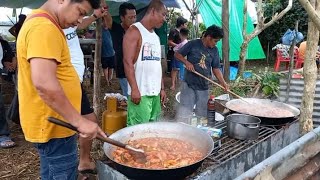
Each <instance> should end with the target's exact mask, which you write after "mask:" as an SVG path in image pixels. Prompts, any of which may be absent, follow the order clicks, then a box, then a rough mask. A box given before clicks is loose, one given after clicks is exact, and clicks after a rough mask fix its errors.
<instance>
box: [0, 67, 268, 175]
mask: <svg viewBox="0 0 320 180" xmlns="http://www.w3.org/2000/svg"><path fill="white" fill-rule="evenodd" d="M248 65H249V66H250V67H252V69H253V70H257V69H262V68H264V67H266V66H268V64H267V63H266V62H265V61H252V62H249V63H248ZM101 82H102V91H101V92H103V93H108V92H120V87H119V84H118V81H117V80H116V79H114V80H113V81H112V84H111V87H107V86H106V85H105V84H106V83H105V80H104V79H103V77H102V79H101ZM170 83H171V82H170V77H169V75H168V74H167V75H166V77H165V87H166V92H167V96H168V99H169V101H168V102H167V104H166V107H163V118H165V119H173V118H174V114H175V106H176V105H177V103H176V101H175V97H174V96H175V94H176V92H178V89H177V90H176V91H171V90H169V87H170ZM101 102H102V103H103V102H104V101H103V100H101ZM10 127H11V137H12V138H13V140H14V141H15V142H16V143H17V146H16V147H14V148H10V149H0V179H4V180H17V179H19V180H29V179H30V180H35V179H40V178H39V157H38V153H37V152H36V150H35V148H33V145H32V144H31V143H29V142H26V141H25V140H24V136H23V133H22V130H21V128H20V126H18V125H16V124H10ZM101 147H102V144H101V143H100V142H98V141H94V143H93V149H92V156H93V157H94V159H102V158H103V151H102V148H101Z"/></svg>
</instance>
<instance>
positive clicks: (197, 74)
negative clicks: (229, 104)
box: [192, 71, 250, 103]
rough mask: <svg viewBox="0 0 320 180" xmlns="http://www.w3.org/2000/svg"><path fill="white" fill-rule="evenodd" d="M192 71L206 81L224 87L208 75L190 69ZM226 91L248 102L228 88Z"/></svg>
mask: <svg viewBox="0 0 320 180" xmlns="http://www.w3.org/2000/svg"><path fill="white" fill-rule="evenodd" d="M192 72H193V73H195V74H196V75H198V76H200V77H202V78H204V79H206V80H207V81H209V82H211V83H212V84H214V85H216V86H218V87H220V88H222V89H225V88H224V87H223V86H221V85H220V84H218V83H216V82H214V81H213V80H211V79H209V78H208V77H206V76H204V75H202V74H200V73H199V72H197V71H192ZM227 92H228V93H230V94H232V95H234V96H235V97H237V98H239V99H241V100H242V101H244V102H246V103H250V102H248V101H247V100H245V99H244V98H243V97H241V96H239V95H238V94H236V93H234V92H232V91H230V90H229V89H228V90H227Z"/></svg>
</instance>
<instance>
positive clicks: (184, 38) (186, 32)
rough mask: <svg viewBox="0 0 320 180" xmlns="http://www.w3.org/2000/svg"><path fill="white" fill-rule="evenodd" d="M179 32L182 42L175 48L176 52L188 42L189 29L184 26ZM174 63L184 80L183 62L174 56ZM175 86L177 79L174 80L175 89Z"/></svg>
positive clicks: (173, 87) (180, 77) (173, 86)
mask: <svg viewBox="0 0 320 180" xmlns="http://www.w3.org/2000/svg"><path fill="white" fill-rule="evenodd" d="M179 34H180V39H181V43H179V44H178V45H176V46H175V47H174V48H173V51H174V52H176V51H178V50H179V49H181V48H182V47H183V46H184V45H185V44H187V42H188V36H189V30H188V29H187V28H182V29H181V30H180V33H179ZM174 63H175V67H178V68H177V69H178V70H179V79H180V80H183V76H184V65H183V63H181V62H180V61H179V60H176V59H175V58H174ZM176 79H177V78H176ZM175 87H176V81H172V89H173V90H174V89H175Z"/></svg>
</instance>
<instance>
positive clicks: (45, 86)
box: [30, 58, 106, 138]
mask: <svg viewBox="0 0 320 180" xmlns="http://www.w3.org/2000/svg"><path fill="white" fill-rule="evenodd" d="M30 67H31V79H32V83H33V85H34V87H35V88H36V90H37V92H38V94H39V96H40V97H41V98H42V100H43V101H44V102H45V103H46V104H47V105H48V106H50V107H51V108H52V109H53V110H54V111H56V112H57V113H58V114H60V115H61V116H63V117H64V118H65V119H66V120H68V121H69V122H70V123H71V124H72V125H73V126H75V127H76V128H77V129H78V130H79V131H80V132H81V133H83V135H85V136H89V137H91V138H94V137H95V136H96V134H97V133H98V134H100V135H102V136H104V137H105V136H106V135H105V134H104V133H103V132H102V130H101V129H100V128H99V127H98V125H97V124H96V123H94V122H91V121H89V120H86V119H85V118H83V117H82V116H81V115H80V114H79V112H77V110H76V109H75V108H74V107H73V106H72V104H71V103H70V101H69V100H68V98H67V97H66V95H65V94H64V91H63V89H62V87H61V85H60V83H59V81H58V79H57V77H56V71H57V62H56V61H55V60H51V59H43V58H32V59H30ZM94 131H95V132H94Z"/></svg>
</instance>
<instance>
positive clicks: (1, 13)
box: [0, 0, 201, 22]
mask: <svg viewBox="0 0 320 180" xmlns="http://www.w3.org/2000/svg"><path fill="white" fill-rule="evenodd" d="M178 1H179V3H180V4H181V5H182V6H183V7H182V8H181V9H180V10H178V11H180V12H181V13H182V15H183V16H184V17H185V18H186V19H190V13H189V11H188V10H187V8H185V6H184V3H183V1H182V0H178ZM186 3H187V4H188V6H189V7H192V0H186ZM12 11H13V10H12V9H10V8H3V7H0V22H2V21H9V19H8V17H7V16H9V17H11V16H12ZM20 11H21V9H17V14H20ZM30 12H31V9H29V8H23V9H22V13H23V14H29V13H30ZM11 20H12V21H14V22H15V18H12V17H11ZM200 21H201V18H200Z"/></svg>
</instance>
